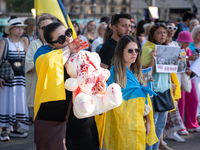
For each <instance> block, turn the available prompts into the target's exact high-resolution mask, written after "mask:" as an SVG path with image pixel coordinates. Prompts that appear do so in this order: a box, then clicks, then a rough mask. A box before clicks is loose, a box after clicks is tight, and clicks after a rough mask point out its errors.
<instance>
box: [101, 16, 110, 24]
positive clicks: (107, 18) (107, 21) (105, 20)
mask: <svg viewBox="0 0 200 150" xmlns="http://www.w3.org/2000/svg"><path fill="white" fill-rule="evenodd" d="M101 22H106V23H107V24H108V23H109V22H110V18H109V17H105V16H103V17H101V19H100V22H99V23H101Z"/></svg>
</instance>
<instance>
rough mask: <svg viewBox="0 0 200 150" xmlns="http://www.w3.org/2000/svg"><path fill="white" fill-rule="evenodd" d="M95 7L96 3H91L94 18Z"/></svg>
mask: <svg viewBox="0 0 200 150" xmlns="http://www.w3.org/2000/svg"><path fill="white" fill-rule="evenodd" d="M96 8H97V4H96V3H93V5H92V13H93V15H94V19H95V15H96Z"/></svg>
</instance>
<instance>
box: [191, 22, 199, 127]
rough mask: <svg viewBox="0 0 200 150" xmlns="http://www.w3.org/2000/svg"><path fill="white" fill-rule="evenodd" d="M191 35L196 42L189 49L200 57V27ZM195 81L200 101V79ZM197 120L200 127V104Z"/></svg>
mask: <svg viewBox="0 0 200 150" xmlns="http://www.w3.org/2000/svg"><path fill="white" fill-rule="evenodd" d="M191 34H192V39H193V40H194V42H191V43H190V45H189V48H190V49H191V51H192V53H193V54H195V55H199V54H200V25H197V26H195V27H194V28H193V30H192V33H191ZM193 81H194V85H195V87H196V92H197V95H198V99H199V100H200V77H198V76H195V77H194V78H193ZM197 120H198V123H199V125H200V102H199V104H198V108H197Z"/></svg>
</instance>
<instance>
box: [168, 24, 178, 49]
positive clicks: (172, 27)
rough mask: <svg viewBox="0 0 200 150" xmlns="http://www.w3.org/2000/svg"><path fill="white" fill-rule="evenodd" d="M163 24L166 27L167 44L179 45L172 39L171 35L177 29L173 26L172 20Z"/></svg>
mask: <svg viewBox="0 0 200 150" xmlns="http://www.w3.org/2000/svg"><path fill="white" fill-rule="evenodd" d="M165 24H166V27H167V29H168V38H167V44H168V45H169V46H178V47H179V45H178V43H177V42H176V41H173V36H174V34H175V32H176V31H177V29H178V27H176V26H175V23H174V21H172V20H169V21H167V22H165Z"/></svg>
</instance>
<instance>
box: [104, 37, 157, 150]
mask: <svg viewBox="0 0 200 150" xmlns="http://www.w3.org/2000/svg"><path fill="white" fill-rule="evenodd" d="M110 73H111V75H110V78H109V79H108V81H107V83H108V84H111V83H113V82H116V83H118V84H119V85H120V86H121V90H122V96H123V102H122V104H121V105H120V106H119V107H117V108H115V109H113V110H110V111H108V112H107V113H106V123H105V133H104V147H105V148H107V149H113V150H144V149H145V147H146V143H147V144H149V145H152V144H154V143H156V142H157V141H158V138H157V136H156V134H155V126H154V123H153V114H152V106H151V101H150V99H149V96H148V93H152V94H155V93H154V92H153V91H152V90H151V89H150V88H148V87H145V86H143V84H144V83H145V81H144V78H143V76H142V72H141V63H140V50H139V49H138V45H137V42H136V40H135V38H133V37H132V36H130V35H126V36H123V37H121V38H120V40H119V41H118V44H117V48H116V50H115V55H114V59H113V66H112V68H111V70H110Z"/></svg>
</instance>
